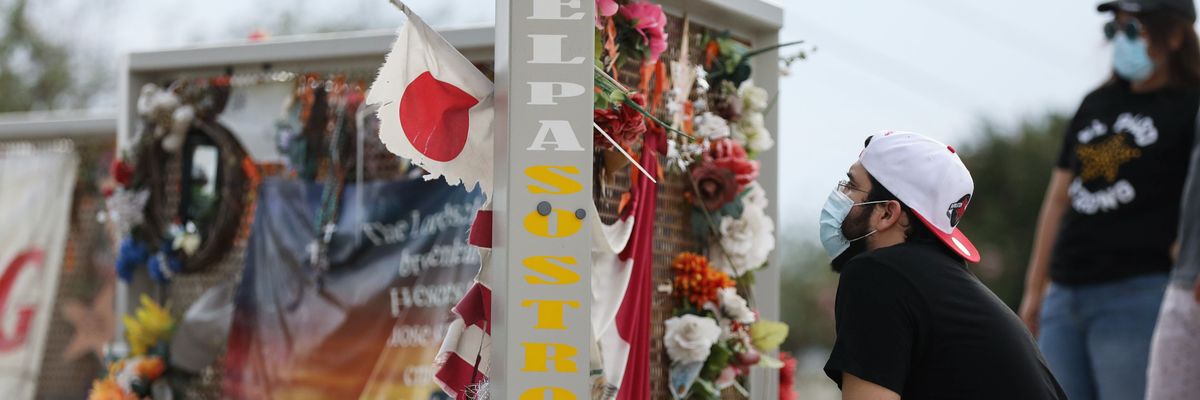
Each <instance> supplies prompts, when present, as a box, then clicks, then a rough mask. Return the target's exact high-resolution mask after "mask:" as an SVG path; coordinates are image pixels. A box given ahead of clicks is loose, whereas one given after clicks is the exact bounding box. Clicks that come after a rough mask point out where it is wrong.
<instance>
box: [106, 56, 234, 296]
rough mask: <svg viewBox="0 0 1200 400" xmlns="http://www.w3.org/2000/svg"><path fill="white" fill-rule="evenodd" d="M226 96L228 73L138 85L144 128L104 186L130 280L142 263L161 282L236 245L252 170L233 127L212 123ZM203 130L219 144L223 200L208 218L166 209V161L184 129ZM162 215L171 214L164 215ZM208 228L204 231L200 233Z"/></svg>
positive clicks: (124, 275)
mask: <svg viewBox="0 0 1200 400" xmlns="http://www.w3.org/2000/svg"><path fill="white" fill-rule="evenodd" d="M228 94H229V79H228V77H220V78H214V79H206V80H197V81H178V82H176V83H174V84H172V85H171V86H170V87H168V88H165V89H162V88H159V87H158V86H156V85H154V84H147V85H146V86H144V87H143V88H142V93H141V96H140V97H139V99H138V103H137V108H138V114H139V116H140V117H141V121H142V126H141V131H140V132H139V134H138V135H137V137H136V138H135V139H134V140H133V142H134V143H136V144H135V147H134V151H133V152H132V154H127V155H126V156H125V157H122V158H120V159H117V160H114V161H113V163H112V165H111V166H110V169H109V174H110V176H111V177H112V178H113V181H114V183H113V184H112V185H109V186H107V187H105V189H104V192H105V197H106V200H105V205H106V212H105V213H104V214H103V215H102V217H103V218H104V219H105V220H109V221H111V222H113V225H114V226H115V228H116V231H117V234H118V235H119V237H121V238H122V239H121V243H120V247H119V249H118V254H117V262H116V268H117V276H118V277H119V278H120V279H122V280H124V281H126V282H129V281H130V280H132V279H133V274H134V271H135V270H136V269H137V268H139V267H141V266H143V265H144V266H145V267H146V269H147V272H148V273H149V275H150V278H151V279H152V280H153V281H155V282H158V283H166V282H169V281H170V280H171V278H173V277H174V276H175V275H177V274H179V273H184V272H187V271H197V270H201V269H203V268H205V267H206V266H209V265H212V264H213V263H215V262H217V261H220V259H221V258H222V257H224V255H225V254H226V253H227V251H228V249H229V248H230V247H231V246H232V245H233V241H234V238H235V237H236V236H237V233H238V231H239V227H240V224H241V220H242V214H243V212H244V208H245V207H244V205H245V204H244V202H245V198H244V197H245V196H244V194H243V193H244V189H245V186H246V184H247V183H248V182H252V181H253V180H254V179H255V177H256V175H257V174H256V169H255V168H254V165H253V163H252V162H251V161H250V159H249V158H248V157H247V156H246V153H245V150H243V149H242V146H241V144H240V143H238V141H237V139H236V137H235V136H234V135H233V133H231V132H229V130H228V129H226V128H225V127H223V126H222V125H221V124H219V123H217V122H215V116H216V115H217V114H218V113H220V111H221V110H222V109H224V106H225V102H226V100H227V99H228ZM197 134H199V135H204V136H205V137H207V138H208V139H210V140H211V141H212V142H213V143H214V144H215V145H216V146H217V147H218V148H219V151H218V154H219V160H218V162H219V165H218V168H219V172H218V174H219V175H218V176H220V177H221V180H222V185H220V186H219V187H218V191H219V196H220V197H219V199H220V201H221V203H220V206H219V207H216V211H215V214H214V215H212V216H210V218H209V219H210V220H211V224H209V226H200V225H203V224H201V223H200V221H192V220H188V219H187V218H185V217H182V216H178V215H176V214H178V213H177V212H171V210H168V209H167V207H168V204H167V203H166V201H165V200H166V198H167V195H166V193H167V190H168V188H167V184H166V179H167V173H166V171H165V168H167V166H166V163H167V162H168V160H171V159H172V157H175V156H178V155H179V154H180V152H181V151H182V150H183V149H184V148H185V144H186V143H187V140H188V136H189V135H197ZM164 215H174V217H173V218H171V219H168V220H164V219H163V218H162V217H163V216H164ZM205 229H207V232H206V233H207V235H202V234H201V233H202V232H201V231H202V230H205Z"/></svg>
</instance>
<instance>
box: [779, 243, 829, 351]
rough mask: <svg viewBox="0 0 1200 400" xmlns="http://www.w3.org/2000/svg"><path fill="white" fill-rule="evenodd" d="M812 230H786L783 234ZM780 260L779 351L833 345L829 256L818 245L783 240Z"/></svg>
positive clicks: (780, 247)
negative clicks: (782, 331)
mask: <svg viewBox="0 0 1200 400" xmlns="http://www.w3.org/2000/svg"><path fill="white" fill-rule="evenodd" d="M800 229H814V228H813V227H803V228H801V227H788V229H786V230H785V232H787V231H796V230H800ZM782 244H783V245H782V246H779V249H780V250H781V251H783V254H782V255H781V257H780V260H783V262H782V265H780V267H779V268H780V280H781V282H780V285H781V287H780V289H779V302H780V305H781V307H782V308H781V309H782V312H781V313H780V319H781V320H782V322H783V323H786V324H788V336H787V339H785V340H784V342H783V346H782V347H783V349H784V350H790V351H798V350H801V349H803V348H805V347H810V346H817V347H825V348H828V347H831V346H833V296H834V294H835V293H836V291H837V274H834V273H833V270H832V269H831V268H830V266H829V257H827V256H826V255H825V250H823V249H822V248H821V246H820V245H818V244H815V243H812V242H807V241H802V240H799V239H797V238H794V237H786V236H785V237H784V238H783V240H782Z"/></svg>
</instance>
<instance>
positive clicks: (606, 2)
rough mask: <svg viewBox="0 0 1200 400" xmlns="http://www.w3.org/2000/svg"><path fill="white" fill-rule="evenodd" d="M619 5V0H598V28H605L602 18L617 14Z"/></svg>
mask: <svg viewBox="0 0 1200 400" xmlns="http://www.w3.org/2000/svg"><path fill="white" fill-rule="evenodd" d="M617 7H619V6H618V5H617V0H596V29H600V30H604V24H603V23H601V22H600V18H602V17H611V16H614V15H617Z"/></svg>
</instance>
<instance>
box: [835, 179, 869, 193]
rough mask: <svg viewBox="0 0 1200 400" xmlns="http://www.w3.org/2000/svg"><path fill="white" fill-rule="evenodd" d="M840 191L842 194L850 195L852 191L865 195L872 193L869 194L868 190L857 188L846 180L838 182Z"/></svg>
mask: <svg viewBox="0 0 1200 400" xmlns="http://www.w3.org/2000/svg"><path fill="white" fill-rule="evenodd" d="M838 190H840V191H842V193H845V194H850V192H851V191H854V192H863V193H868V194H869V193H870V192H867V191H866V190H862V189H858V188H855V187H854V184H852V183H850V181H848V180H845V179H843V180H841V181H838Z"/></svg>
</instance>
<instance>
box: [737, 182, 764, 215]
mask: <svg viewBox="0 0 1200 400" xmlns="http://www.w3.org/2000/svg"><path fill="white" fill-rule="evenodd" d="M744 193H745V194H744V195H742V207H743V209H747V210H750V209H755V210H762V211H764V212H765V211H766V210H767V191H766V190H763V187H762V185H760V184H758V182H753V183H751V184H749V185H747V186H746V190H745V192H744Z"/></svg>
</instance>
